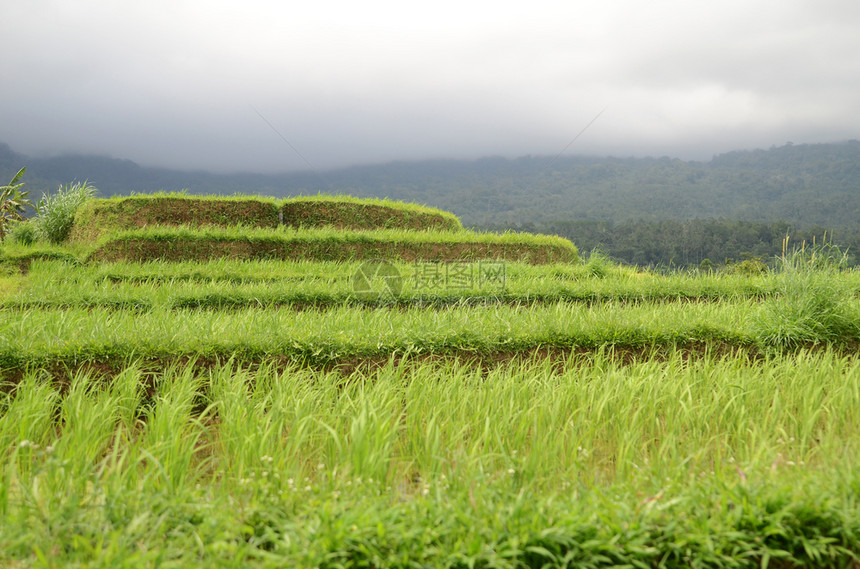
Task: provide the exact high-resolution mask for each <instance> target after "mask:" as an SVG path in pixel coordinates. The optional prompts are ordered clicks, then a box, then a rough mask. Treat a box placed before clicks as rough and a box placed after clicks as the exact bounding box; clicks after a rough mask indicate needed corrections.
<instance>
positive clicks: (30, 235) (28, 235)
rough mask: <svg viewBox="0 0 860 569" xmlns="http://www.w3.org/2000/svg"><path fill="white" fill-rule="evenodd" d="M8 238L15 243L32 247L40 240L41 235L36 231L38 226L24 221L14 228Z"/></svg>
mask: <svg viewBox="0 0 860 569" xmlns="http://www.w3.org/2000/svg"><path fill="white" fill-rule="evenodd" d="M7 237H9V239H10V240H11V241H12V242H13V243H20V244H21V245H32V244H33V243H35V242H36V241H38V240H39V233H38V231H37V229H36V224H34V223H32V222H29V221H22V222H20V223H16V224H15V225H13V226H12V229H10V230H9V233H8V234H7Z"/></svg>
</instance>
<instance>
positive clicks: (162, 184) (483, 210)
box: [0, 141, 860, 227]
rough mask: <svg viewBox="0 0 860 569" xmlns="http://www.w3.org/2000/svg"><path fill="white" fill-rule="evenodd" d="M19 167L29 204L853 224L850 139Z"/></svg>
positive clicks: (2, 168)
mask: <svg viewBox="0 0 860 569" xmlns="http://www.w3.org/2000/svg"><path fill="white" fill-rule="evenodd" d="M21 166H27V176H26V177H25V181H26V182H27V188H28V189H30V190H32V193H33V195H35V196H38V195H40V194H41V193H42V192H44V191H53V190H55V189H56V187H57V186H58V185H59V184H60V183H66V182H70V181H73V180H85V179H86V180H89V181H91V182H92V183H93V184H94V185H95V186H96V187H98V188H99V190H100V191H101V193H102V195H116V194H128V193H130V192H132V191H134V192H144V193H146V192H152V191H157V190H182V189H187V190H188V191H189V192H190V193H221V194H232V193H237V192H240V193H262V194H269V195H275V196H287V195H298V194H316V193H319V192H324V193H349V194H353V195H357V196H374V197H390V198H394V199H400V200H407V201H414V202H419V203H424V204H427V205H430V206H434V207H439V208H442V209H446V210H449V211H452V212H454V213H455V214H457V215H458V216H459V217H460V218H461V219H462V220H463V222H464V223H465V224H466V225H487V224H516V225H522V224H528V223H546V222H550V221H558V220H571V219H591V220H600V221H611V222H622V221H628V220H643V221H649V220H650V221H657V220H663V219H675V220H681V219H694V218H731V219H738V220H750V221H777V220H779V221H786V222H789V223H791V224H795V225H798V226H811V225H822V226H831V227H852V226H854V225H855V224H857V220H858V219H860V142H858V141H850V142H843V143H834V144H814V145H807V144H803V145H786V146H782V147H778V148H772V149H770V150H755V151H739V152H730V153H728V154H722V155H719V156H716V157H715V158H714V159H713V160H711V161H710V162H685V161H682V160H678V159H671V158H600V157H581V156H572V157H560V158H558V159H557V160H555V161H552V160H550V159H548V158H546V157H524V158H517V159H506V158H483V159H479V160H474V161H458V160H429V161H422V162H392V163H389V164H381V165H373V166H355V167H350V168H342V169H338V170H329V171H324V172H320V173H314V172H299V173H287V174H280V175H259V174H232V175H216V174H210V173H205V172H181V171H175V170H167V169H159V168H144V167H141V166H138V165H137V164H135V163H134V162H131V161H129V160H118V159H111V158H104V157H91V156H63V157H54V158H29V157H26V156H22V155H19V154H16V153H15V152H13V151H12V150H10V148H9V147H8V146H6V145H0V176H2V178H3V179H9V178H11V176H12V175H13V174H14V172H15V171H17V169H18V168H20V167H21Z"/></svg>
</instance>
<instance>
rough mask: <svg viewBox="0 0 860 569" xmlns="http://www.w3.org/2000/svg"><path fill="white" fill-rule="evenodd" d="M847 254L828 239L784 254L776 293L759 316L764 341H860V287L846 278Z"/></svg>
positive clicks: (797, 343)
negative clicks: (858, 297) (859, 302)
mask: <svg viewBox="0 0 860 569" xmlns="http://www.w3.org/2000/svg"><path fill="white" fill-rule="evenodd" d="M846 266H847V262H846V257H845V255H843V254H841V252H839V251H838V249H836V248H834V247H832V246H830V245H829V244H827V243H826V242H825V243H823V244H821V245H817V246H812V247H810V248H808V249H807V248H806V247H804V248H802V249H797V250H794V251H792V252H790V253H787V254H783V256H782V257H781V258H780V259H779V274H778V277H777V280H776V283H777V288H776V295H775V296H774V297H773V298H771V299H769V300H768V301H767V302H766V303H765V304H764V306H763V307H762V310H761V311H760V313H759V315H758V317H757V320H756V332H757V335H758V337H759V338H760V339H761V341H762V342H763V343H764V344H765V345H768V346H773V347H777V348H795V347H797V346H801V345H814V344H820V343H827V342H839V341H845V340H849V341H856V340H857V339H858V336H860V319H858V317H860V311H858V307H857V303H856V302H855V294H856V288H854V287H851V286H850V285H848V283H847V282H846V280H845V279H843V278H841V276H842V273H843V272H844V271H845V268H846Z"/></svg>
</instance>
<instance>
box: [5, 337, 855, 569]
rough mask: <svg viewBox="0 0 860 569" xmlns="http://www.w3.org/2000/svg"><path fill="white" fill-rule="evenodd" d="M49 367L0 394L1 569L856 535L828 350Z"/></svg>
mask: <svg viewBox="0 0 860 569" xmlns="http://www.w3.org/2000/svg"><path fill="white" fill-rule="evenodd" d="M45 379H50V378H45V377H43V376H40V375H37V374H34V373H31V374H28V375H27V376H26V377H25V378H24V380H23V381H22V383H20V384H19V386H18V388H17V389H16V390H15V391H14V393H12V394H9V395H6V396H4V398H3V399H0V405H2V409H3V411H4V412H3V413H2V414H0V440H2V441H3V443H4V445H3V447H2V448H0V466H2V469H0V562H2V563H6V564H12V566H14V564H15V563H23V564H25V565H34V566H51V565H52V564H57V565H79V566H88V565H96V564H101V565H102V566H123V565H126V566H134V565H141V564H144V565H151V564H161V565H162V566H167V567H172V566H176V567H178V566H187V565H188V564H189V563H198V564H200V563H203V564H206V565H207V566H224V567H228V566H237V565H242V566H248V567H273V566H287V565H288V566H291V567H317V566H326V567H333V566H347V567H359V566H367V565H374V566H413V565H415V564H418V565H419V566H469V565H472V566H498V567H564V566H570V565H574V566H583V567H597V566H605V565H607V564H615V565H623V564H630V565H634V566H635V565H639V566H690V565H701V566H733V567H757V566H760V565H763V564H766V562H767V560H768V559H772V560H779V561H780V562H782V563H787V564H789V565H791V564H794V565H799V566H832V565H837V564H845V563H848V562H850V561H851V560H852V559H853V557H852V556H853V555H854V554H853V553H852V552H856V551H857V548H858V547H860V540H858V539H857V535H858V534H857V533H856V532H857V530H858V529H860V527H858V525H857V522H856V520H857V519H860V511H859V510H858V508H857V501H856V488H857V487H858V483H860V481H858V478H857V469H856V467H857V464H856V459H855V458H854V457H855V456H858V450H860V448H858V447H860V414H858V409H860V364H858V362H857V361H856V360H855V359H853V358H846V357H841V356H836V355H834V354H833V353H829V352H819V353H816V354H811V353H808V352H804V353H799V354H795V355H793V356H774V357H771V358H768V359H767V360H765V361H756V360H750V359H747V358H744V357H705V358H702V359H699V360H697V361H695V362H690V361H688V360H687V359H686V358H685V357H684V355H683V354H682V353H681V352H676V353H675V354H674V355H672V356H671V357H669V358H668V359H666V360H664V361H662V362H656V361H641V362H639V363H635V364H632V365H623V364H621V363H619V362H617V361H615V360H613V359H611V358H608V357H606V356H605V355H602V354H594V355H593V356H591V357H588V358H572V359H569V360H567V361H556V362H552V361H549V360H545V359H543V360H533V361H521V362H516V363H513V364H511V365H508V366H502V367H498V368H495V369H492V370H482V369H481V368H480V367H478V366H471V365H464V364H460V363H456V362H439V363H431V362H424V363H420V364H410V363H400V364H396V363H393V362H392V363H389V364H386V365H384V366H382V367H380V368H377V369H375V370H373V371H370V370H363V371H355V372H353V373H350V374H348V375H346V376H344V375H341V374H337V373H332V372H315V371H311V370H308V369H305V368H301V367H288V368H286V369H281V370H278V369H276V368H275V367H273V366H271V365H268V364H264V365H262V366H261V367H259V368H256V369H250V368H244V367H241V366H237V365H236V364H235V363H228V364H226V365H224V366H221V367H215V368H212V369H210V370H208V371H205V370H203V371H201V370H197V369H196V368H195V367H194V366H193V363H192V364H191V365H189V366H181V367H173V368H170V369H167V370H165V371H163V372H161V373H160V374H158V375H157V376H156V377H154V378H152V381H151V382H148V383H150V384H151V385H152V391H151V392H149V393H145V392H144V391H143V390H141V389H140V388H139V387H135V386H139V385H140V383H141V379H142V378H141V375H140V368H139V367H138V366H136V365H130V366H129V367H128V368H127V370H125V371H124V372H123V374H122V375H121V376H120V377H118V378H117V381H116V383H115V384H114V385H113V386H107V385H104V384H100V383H99V381H98V380H97V379H95V378H93V377H90V376H87V375H79V376H77V377H75V378H74V380H73V381H72V383H71V385H70V386H69V388H68V391H67V392H66V393H65V394H63V395H62V396H61V395H60V392H59V390H57V389H56V388H54V387H52V386H51V383H50V382H49V381H45ZM87 432H89V436H87V435H86V433H87Z"/></svg>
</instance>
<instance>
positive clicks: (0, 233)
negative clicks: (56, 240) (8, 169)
mask: <svg viewBox="0 0 860 569" xmlns="http://www.w3.org/2000/svg"><path fill="white" fill-rule="evenodd" d="M26 171H27V169H26V168H21V169H20V170H18V173H17V174H15V175H14V176H13V177H12V181H11V182H9V184H8V185H6V186H0V241H2V240H3V239H5V238H6V234H7V233H8V232H9V228H10V226H11V225H12V224H14V223H17V222H19V221H23V220H24V208H26V207H33V204H32V203H30V200H28V199H27V196H29V195H30V192H29V191H28V192H22V191H21V188H22V187H24V182H21V181H20V180H21V178H22V177H23V176H24V172H26Z"/></svg>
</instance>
